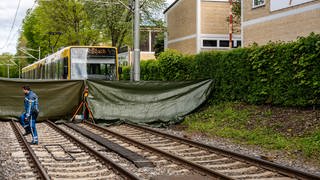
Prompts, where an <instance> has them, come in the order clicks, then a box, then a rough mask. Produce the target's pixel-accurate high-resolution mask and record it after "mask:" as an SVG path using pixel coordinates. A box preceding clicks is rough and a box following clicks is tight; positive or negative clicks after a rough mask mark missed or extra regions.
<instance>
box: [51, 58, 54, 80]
mask: <svg viewBox="0 0 320 180" xmlns="http://www.w3.org/2000/svg"><path fill="white" fill-rule="evenodd" d="M50 70H51V71H50V79H54V72H55V66H54V63H53V62H51V63H50Z"/></svg>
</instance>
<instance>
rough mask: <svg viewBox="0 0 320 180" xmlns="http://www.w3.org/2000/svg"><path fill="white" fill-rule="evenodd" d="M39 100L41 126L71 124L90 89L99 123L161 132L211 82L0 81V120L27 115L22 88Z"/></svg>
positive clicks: (194, 103)
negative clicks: (54, 122)
mask: <svg viewBox="0 0 320 180" xmlns="http://www.w3.org/2000/svg"><path fill="white" fill-rule="evenodd" d="M23 85H29V86H30V87H31V89H32V90H33V91H34V92H35V93H36V94H37V95H38V96H39V104H40V114H39V118H38V119H39V120H44V119H51V120H54V119H62V118H63V119H70V117H71V116H72V113H74V112H75V110H76V109H77V107H78V105H79V103H80V102H81V99H82V93H83V89H84V86H85V85H87V86H88V87H89V97H88V103H89V107H90V109H91V110H92V112H93V116H94V118H95V119H96V120H102V121H103V122H106V123H114V122H131V123H138V124H149V125H154V126H163V125H168V124H174V123H177V122H179V121H180V120H181V119H182V117H183V116H185V115H187V114H188V113H190V112H191V111H193V110H195V109H196V108H197V107H199V106H200V105H201V104H202V103H203V102H204V101H205V100H206V99H207V98H208V96H209V95H210V92H211V89H212V80H205V81H198V82H191V81H190V82H122V81H103V80H87V81H82V80H78V81H67V80H59V81H55V80H52V81H42V80H38V81H34V80H33V81H32V80H28V81H25V80H7V79H0V120H1V119H12V118H14V119H17V118H18V117H19V116H20V115H21V113H22V112H23V110H24V108H23V100H24V94H23V92H22V88H21V87H22V86H23Z"/></svg>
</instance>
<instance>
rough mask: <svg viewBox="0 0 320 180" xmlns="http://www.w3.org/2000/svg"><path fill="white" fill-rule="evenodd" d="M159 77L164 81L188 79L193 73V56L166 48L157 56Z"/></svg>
mask: <svg viewBox="0 0 320 180" xmlns="http://www.w3.org/2000/svg"><path fill="white" fill-rule="evenodd" d="M158 60H159V69H160V78H161V80H164V81H169V80H170V81H172V80H190V79H192V73H193V68H194V66H193V64H194V61H193V56H183V55H182V54H181V53H179V52H178V51H175V50H167V51H165V52H163V53H161V54H160V56H159V57H158Z"/></svg>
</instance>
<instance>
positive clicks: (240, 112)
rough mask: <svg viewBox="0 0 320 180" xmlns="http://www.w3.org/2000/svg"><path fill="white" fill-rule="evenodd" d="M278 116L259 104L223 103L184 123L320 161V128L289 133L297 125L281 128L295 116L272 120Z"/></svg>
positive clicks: (194, 130) (189, 128)
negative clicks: (295, 133)
mask: <svg viewBox="0 0 320 180" xmlns="http://www.w3.org/2000/svg"><path fill="white" fill-rule="evenodd" d="M274 115H276V112H273V111H271V110H270V109H267V110H262V109H261V108H259V107H258V106H251V105H244V104H241V103H222V104H219V105H212V106H209V107H208V108H206V109H205V110H202V111H201V112H197V113H194V114H192V115H189V116H187V117H186V119H185V121H184V122H183V125H184V126H185V127H186V129H187V131H189V132H191V133H204V134H206V135H209V136H217V137H223V138H229V139H232V140H233V141H235V142H238V143H244V144H250V145H258V146H260V147H263V148H265V149H275V150H285V151H287V152H288V153H289V154H291V153H292V154H294V152H299V153H300V154H302V156H304V157H306V158H310V159H314V160H316V161H317V162H319V164H320V127H319V128H313V129H312V130H310V131H306V132H303V134H302V135H301V133H300V135H294V133H292V134H293V135H290V136H289V135H286V133H288V132H287V131H289V132H290V131H291V130H292V129H294V128H295V127H294V126H293V127H291V126H290V128H288V127H285V128H284V129H286V130H281V129H280V128H279V127H283V126H284V122H286V121H290V120H291V119H290V118H291V117H285V118H284V119H282V121H275V120H274V119H272V118H273V116H274ZM286 118H287V119H286ZM293 124H294V123H293ZM297 128H298V127H297Z"/></svg>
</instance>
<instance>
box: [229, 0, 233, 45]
mask: <svg viewBox="0 0 320 180" xmlns="http://www.w3.org/2000/svg"><path fill="white" fill-rule="evenodd" d="M229 3H230V13H229V48H230V49H231V48H232V43H233V42H232V29H233V26H232V23H233V22H232V0H229Z"/></svg>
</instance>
